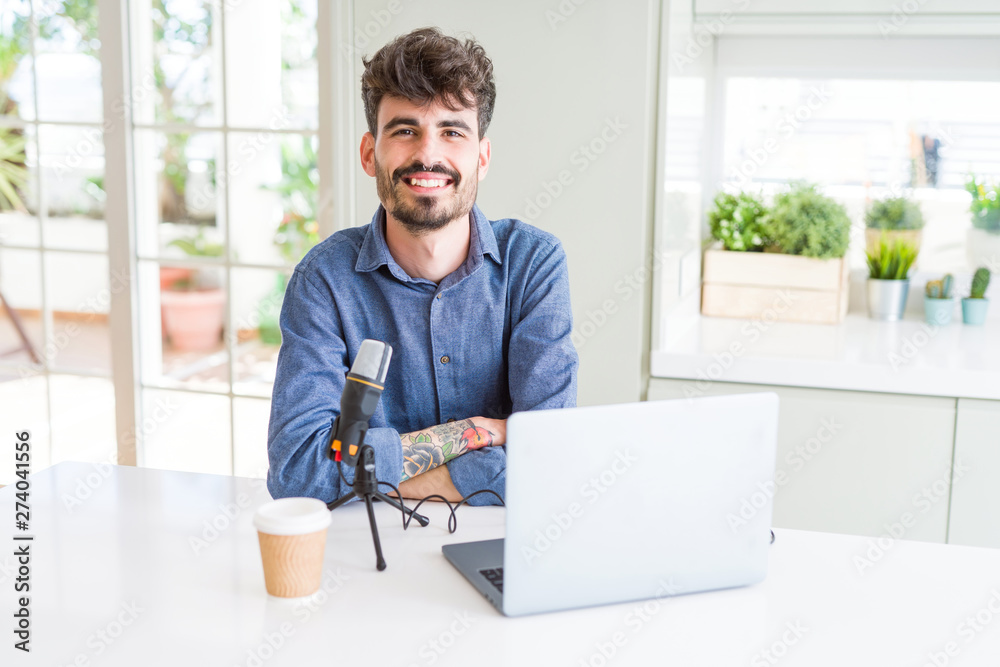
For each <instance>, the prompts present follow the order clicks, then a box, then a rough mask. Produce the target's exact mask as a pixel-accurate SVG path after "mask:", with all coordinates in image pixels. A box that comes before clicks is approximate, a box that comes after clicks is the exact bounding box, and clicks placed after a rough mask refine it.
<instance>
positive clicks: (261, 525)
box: [253, 498, 331, 535]
mask: <svg viewBox="0 0 1000 667" xmlns="http://www.w3.org/2000/svg"><path fill="white" fill-rule="evenodd" d="M330 521H331V517H330V510H328V509H327V508H326V503H324V502H323V501H322V500H317V499H316V498H281V499H279V500H273V501H271V502H269V503H267V504H266V505H261V506H260V507H259V508H257V512H256V513H255V514H254V517H253V525H254V526H255V527H256V528H257V530H259V531H260V532H262V533H267V534H268V535H305V534H307V533H315V532H317V531H320V530H323V529H324V528H326V527H327V526H329V525H330Z"/></svg>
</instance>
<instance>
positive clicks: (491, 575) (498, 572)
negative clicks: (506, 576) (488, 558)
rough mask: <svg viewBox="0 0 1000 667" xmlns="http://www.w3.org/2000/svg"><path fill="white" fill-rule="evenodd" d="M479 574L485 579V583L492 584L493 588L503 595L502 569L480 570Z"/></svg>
mask: <svg viewBox="0 0 1000 667" xmlns="http://www.w3.org/2000/svg"><path fill="white" fill-rule="evenodd" d="M479 574H481V575H483V576H484V577H486V581H488V582H490V583H491V584H493V586H494V587H496V589H497V590H498V591H500V592H501V593H503V568H502V567H495V568H492V569H485V570H480V571H479Z"/></svg>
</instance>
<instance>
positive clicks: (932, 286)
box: [924, 273, 954, 299]
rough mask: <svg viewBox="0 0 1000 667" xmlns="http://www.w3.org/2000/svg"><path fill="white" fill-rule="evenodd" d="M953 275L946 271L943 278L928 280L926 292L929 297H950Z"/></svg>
mask: <svg viewBox="0 0 1000 667" xmlns="http://www.w3.org/2000/svg"><path fill="white" fill-rule="evenodd" d="M953 280H954V279H953V277H952V275H951V274H950V273H946V274H945V276H944V278H942V279H941V280H928V281H927V286H926V287H924V292H925V293H926V294H927V298H929V299H950V298H951V286H952V282H953Z"/></svg>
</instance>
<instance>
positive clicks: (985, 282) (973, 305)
mask: <svg viewBox="0 0 1000 667" xmlns="http://www.w3.org/2000/svg"><path fill="white" fill-rule="evenodd" d="M989 285H990V270H989V269H987V268H986V267H982V266H981V267H979V268H978V269H976V273H975V275H973V276H972V287H971V289H970V290H969V296H967V297H965V298H964V299H962V321H963V322H965V323H966V324H977V325H978V324H983V323H984V322H985V321H986V310H987V308H988V307H989V305H990V301H989V299H987V298H986V288H987V287H989Z"/></svg>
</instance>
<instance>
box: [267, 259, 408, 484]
mask: <svg viewBox="0 0 1000 667" xmlns="http://www.w3.org/2000/svg"><path fill="white" fill-rule="evenodd" d="M348 370H349V361H348V354H347V346H346V344H345V343H344V335H343V329H342V324H341V322H340V319H339V317H338V315H337V309H336V307H335V301H334V297H333V294H332V293H331V292H330V291H329V289H323V288H319V287H317V286H315V285H314V284H313V283H312V282H310V281H309V280H308V279H307V278H306V277H304V276H303V275H302V273H301V272H300V271H298V270H296V272H295V273H294V274H293V275H292V278H291V280H290V281H289V283H288V288H287V290H286V292H285V300H284V303H283V304H282V307H281V350H280V352H279V353H278V367H277V373H276V375H275V379H274V390H273V394H272V398H271V418H270V423H269V425H268V432H267V456H268V461H269V468H268V473H267V488H268V491H270V492H271V495H272V496H273V497H274V498H285V497H289V496H307V497H311V498H319V499H320V500H322V501H324V502H330V501H331V500H335V499H337V498H339V497H341V496H343V495H344V494H346V493H348V492H349V490H350V489H349V488H348V485H349V484H350V483H352V482H353V481H354V469H353V468H350V467H349V466H343V476H344V480H343V481H342V480H341V479H339V477H338V473H337V464H336V463H334V462H333V461H332V460H330V459H329V458H328V457H327V454H326V450H327V447H328V446H329V442H330V430H331V428H332V424H333V420H334V419H336V418H337V416H338V415H339V414H340V396H341V393H342V392H343V390H344V382H345V381H346V376H347V372H348ZM371 421H372V423H374V424H378V423H382V424H384V423H385V417H384V414H383V412H382V407H381V403H380V404H379V407H378V409H377V411H376V413H375V415H374V416H373V418H372V420H371ZM365 444H368V445H371V446H372V448H373V449H374V451H375V462H376V470H377V472H378V476H379V478H380V479H388V480H393V483H396V482H397V481H398V480H399V479H400V478H401V476H402V471H403V453H402V446H401V444H400V439H399V433H398V432H397V431H396V430H395V429H393V428H389V427H385V426H383V427H372V428H370V429H369V430H368V434H367V436H366V437H365Z"/></svg>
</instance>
